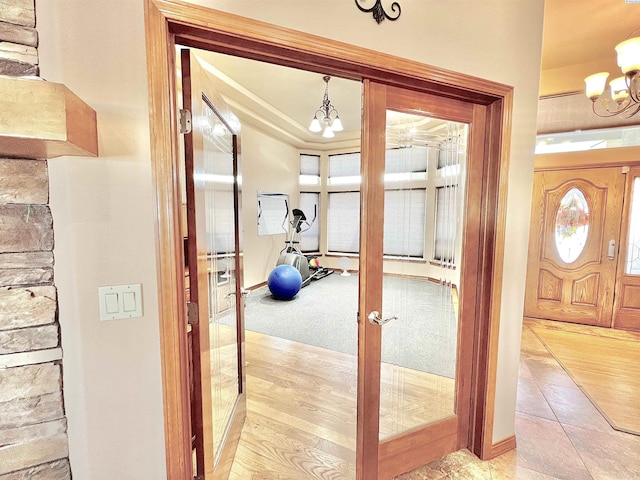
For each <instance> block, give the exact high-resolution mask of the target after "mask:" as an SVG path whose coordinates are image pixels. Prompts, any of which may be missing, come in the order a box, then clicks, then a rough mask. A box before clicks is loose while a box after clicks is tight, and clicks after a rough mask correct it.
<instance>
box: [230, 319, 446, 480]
mask: <svg viewBox="0 0 640 480" xmlns="http://www.w3.org/2000/svg"><path fill="white" fill-rule="evenodd" d="M245 355H246V363H247V368H246V371H247V421H246V423H245V427H244V429H243V433H242V437H241V440H240V445H239V447H238V453H237V454H236V461H235V462H234V466H233V468H232V471H231V477H230V478H232V479H237V480H240V479H243V480H246V479H249V478H253V479H290V480H294V479H295V480H297V479H307V478H309V479H351V478H355V434H356V392H357V384H356V373H357V363H356V357H354V356H352V355H348V354H343V353H338V352H333V351H330V350H326V349H323V348H319V347H314V346H310V345H305V344H301V343H296V342H291V341H289V340H284V339H280V338H276V337H270V336H267V335H263V334H259V333H255V332H246V343H245ZM382 384H383V385H382V389H383V395H382V397H381V402H382V405H381V411H382V416H381V428H380V434H381V436H382V437H385V436H389V435H392V434H395V433H397V432H399V431H403V430H405V429H409V428H412V427H415V426H416V425H421V424H423V423H426V422H429V421H431V420H434V419H438V418H442V417H443V416H447V415H450V413H451V412H452V411H453V387H454V385H453V380H452V379H449V378H443V377H438V376H436V375H431V374H427V373H424V372H418V371H415V370H409V369H406V368H402V367H396V366H394V365H389V364H384V365H383V367H382ZM420 399H430V401H426V402H425V401H420Z"/></svg>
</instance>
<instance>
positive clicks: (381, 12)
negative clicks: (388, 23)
mask: <svg viewBox="0 0 640 480" xmlns="http://www.w3.org/2000/svg"><path fill="white" fill-rule="evenodd" d="M364 1H366V0H355V2H356V6H357V7H358V8H359V9H360V11H361V12H365V13H369V12H371V13H372V14H373V18H374V19H375V21H376V22H378V23H380V22H382V21H383V20H384V19H385V18H387V19H389V20H392V21H393V20H397V19H398V17H399V16H400V13H402V9H401V8H400V4H399V3H398V2H393V3H392V4H391V11H392V12H394V13H395V14H396V16H395V17H392V16H390V15H389V14H388V13H387V12H386V11H385V9H384V7H383V6H382V0H376V3H375V4H374V5H373V7H371V8H365V7H363V6H361V5H360V3H361V2H364Z"/></svg>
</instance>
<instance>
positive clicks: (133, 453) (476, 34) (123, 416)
mask: <svg viewBox="0 0 640 480" xmlns="http://www.w3.org/2000/svg"><path fill="white" fill-rule="evenodd" d="M200 3H207V4H208V6H211V7H213V8H218V9H221V10H226V11H229V12H232V13H237V14H241V15H245V16H248V17H253V18H257V19H260V20H263V21H268V22H271V23H276V24H279V25H283V26H287V27H291V28H295V29H298V30H303V31H306V32H310V33H315V34H318V35H324V36H326V35H329V36H331V37H332V38H334V39H337V40H342V41H345V42H349V43H352V44H356V45H359V46H363V47H367V48H371V49H374V50H380V51H384V52H386V53H391V54H395V55H398V56H402V57H407V58H410V59H414V60H418V61H421V62H423V63H426V64H430V65H436V66H440V67H444V68H448V69H451V70H456V71H460V72H463V73H467V74H472V75H476V76H479V77H483V78H487V79H490V80H495V81H499V82H502V83H505V84H509V85H513V86H515V98H514V110H513V128H512V142H511V169H510V174H509V192H508V204H509V209H508V218H507V231H506V246H505V258H506V259H507V262H506V264H505V270H504V288H503V292H502V293H503V295H502V305H501V317H502V325H501V332H500V343H499V361H500V367H499V369H498V377H497V398H496V416H495V421H496V423H495V427H494V441H499V440H501V439H502V438H506V437H508V436H510V435H512V434H513V424H514V416H515V392H516V385H517V368H518V361H517V360H518V355H519V348H520V328H521V321H522V305H523V290H524V273H525V270H526V257H527V255H526V253H527V252H526V246H527V241H528V229H529V211H530V197H531V183H532V174H533V146H534V135H535V117H536V105H537V93H538V78H539V71H540V46H541V37H542V14H543V0H518V1H513V0H485V1H482V2H480V1H477V0H448V1H446V2H427V1H425V0H400V4H401V5H402V9H403V13H402V16H401V18H400V20H398V21H397V22H390V21H385V22H383V23H382V24H381V25H377V24H376V23H375V22H374V20H373V19H372V17H371V16H370V15H365V14H363V13H361V12H360V11H359V10H358V9H357V8H356V6H355V5H354V4H353V2H349V1H344V0H325V1H322V2H319V1H317V0H295V1H274V0H271V1H264V0H246V1H242V2H239V1H237V0H234V1H231V0H224V1H223V0H209V1H207V2H205V1H204V0H201V1H200ZM383 3H385V2H383ZM37 8H38V11H37V18H38V30H39V31H40V37H41V46H40V61H41V71H42V76H43V77H45V78H47V79H49V80H51V81H58V82H63V83H65V84H66V85H67V86H68V87H69V88H71V90H73V91H74V92H75V93H77V94H78V95H79V96H80V97H81V98H83V99H84V100H85V101H86V102H87V103H89V105H91V106H92V107H93V108H95V109H96V111H97V112H98V127H99V136H100V149H101V157H100V158H99V159H95V160H90V159H82V158H73V159H57V160H53V161H52V162H51V164H50V169H51V207H52V211H53V215H54V222H55V229H56V250H55V253H56V284H57V286H58V289H59V294H60V323H61V327H62V342H63V348H64V355H65V356H64V369H65V371H64V373H65V380H64V381H65V401H66V408H67V416H68V419H69V441H70V456H71V462H72V468H73V470H74V475H75V476H76V478H81V479H84V478H87V479H89V478H90V479H92V480H99V479H113V478H118V479H129V478H136V479H159V478H164V476H165V473H164V445H163V422H162V397H161V377H160V352H159V334H158V320H157V298H156V277H155V274H156V270H155V267H156V264H155V257H154V248H155V242H154V227H153V218H154V209H153V204H152V200H151V166H150V158H149V157H150V153H149V152H150V150H149V138H148V107H147V89H146V64H145V56H144V24H143V14H142V8H143V5H142V1H135V2H134V1H131V0H57V1H56V2H38V5H37ZM326 25H331V29H330V30H327V29H326ZM246 153H247V152H246V151H245V152H243V154H246ZM248 196H249V195H248ZM245 202H246V203H247V205H246V207H245V208H248V207H249V203H248V202H250V200H245ZM249 214H250V213H249V210H247V212H246V215H249ZM270 248H277V246H273V247H270ZM246 250H247V251H248V250H249V248H246ZM245 261H248V259H246V260H245ZM249 281H251V280H249ZM138 282H140V283H143V288H144V293H145V304H144V307H145V316H144V318H142V319H135V320H119V321H113V322H108V323H101V322H99V321H98V306H97V287H98V286H99V285H109V284H120V283H138Z"/></svg>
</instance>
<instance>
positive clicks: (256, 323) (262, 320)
mask: <svg viewBox="0 0 640 480" xmlns="http://www.w3.org/2000/svg"><path fill="white" fill-rule="evenodd" d="M357 305H358V277H357V276H356V275H352V276H350V277H343V276H341V275H340V274H339V273H337V272H336V273H334V274H333V275H329V276H328V277H325V278H323V279H321V280H318V281H314V282H312V283H311V284H310V285H309V286H307V287H305V288H303V289H302V290H301V291H300V292H299V293H298V294H297V295H296V296H295V297H294V298H293V299H291V300H288V301H282V300H276V299H275V298H273V296H272V295H271V292H269V289H268V288H267V287H262V288H259V289H256V290H254V291H252V292H251V294H250V295H249V296H248V297H247V298H246V309H245V327H246V329H247V330H250V331H255V332H259V333H264V334H266V335H271V336H275V337H279V338H285V339H288V340H292V341H295V342H301V343H305V344H308V345H315V346H317V347H322V348H327V349H329V350H334V351H338V352H342V353H348V354H352V355H356V354H357V346H358V331H357V330H358V326H357V323H356V312H357ZM383 315H397V316H398V319H397V320H393V321H391V322H389V323H388V324H386V325H384V326H383V327H382V328H383V330H382V344H383V348H382V352H383V353H382V360H383V361H384V362H387V363H392V364H395V365H400V366H404V367H408V368H411V369H415V370H420V371H423V372H429V373H433V374H436V375H442V376H446V377H450V378H453V377H454V374H455V359H456V341H457V319H456V317H455V313H454V309H453V305H452V303H451V294H450V289H448V288H446V287H442V286H440V285H438V284H435V283H432V282H427V281H420V280H413V279H406V278H399V277H385V278H384V294H383ZM223 321H224V320H223Z"/></svg>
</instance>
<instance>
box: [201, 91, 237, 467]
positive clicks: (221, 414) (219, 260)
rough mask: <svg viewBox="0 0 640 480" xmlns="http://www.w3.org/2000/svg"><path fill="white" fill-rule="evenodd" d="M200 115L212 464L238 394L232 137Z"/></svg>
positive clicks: (212, 116)
mask: <svg viewBox="0 0 640 480" xmlns="http://www.w3.org/2000/svg"><path fill="white" fill-rule="evenodd" d="M203 111H204V112H205V119H204V121H203V122H202V129H203V137H204V145H203V155H204V165H205V171H204V172H203V173H202V174H200V175H198V176H197V178H196V180H200V181H203V182H204V185H205V212H206V232H207V273H208V278H209V313H210V318H209V332H210V333H209V335H210V348H211V403H212V410H213V411H212V419H213V426H212V428H213V449H214V450H213V452H214V457H215V458H216V461H217V457H218V455H219V453H220V446H221V444H222V441H223V440H224V436H225V432H226V430H227V426H228V423H229V420H230V418H231V415H232V413H233V409H234V407H235V404H236V399H237V397H238V393H239V385H238V338H237V330H236V309H235V305H236V303H235V302H236V301H235V291H236V276H235V273H236V272H235V223H234V222H235V220H234V193H233V155H234V151H233V134H232V133H231V132H230V131H229V130H228V129H227V128H226V126H225V125H224V124H223V123H222V122H221V121H220V119H219V118H218V116H217V115H216V113H215V112H214V111H213V109H211V108H210V106H209V105H208V103H207V101H205V100H204V99H203Z"/></svg>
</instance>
